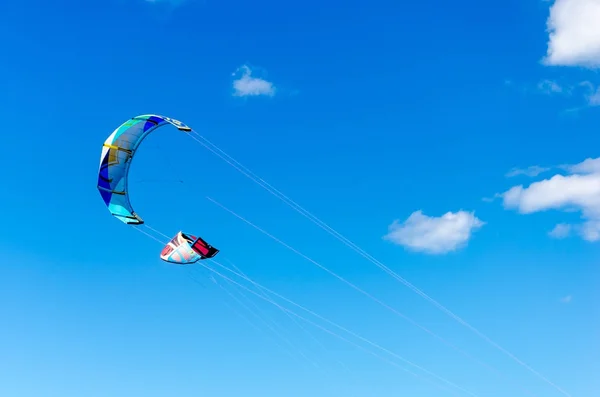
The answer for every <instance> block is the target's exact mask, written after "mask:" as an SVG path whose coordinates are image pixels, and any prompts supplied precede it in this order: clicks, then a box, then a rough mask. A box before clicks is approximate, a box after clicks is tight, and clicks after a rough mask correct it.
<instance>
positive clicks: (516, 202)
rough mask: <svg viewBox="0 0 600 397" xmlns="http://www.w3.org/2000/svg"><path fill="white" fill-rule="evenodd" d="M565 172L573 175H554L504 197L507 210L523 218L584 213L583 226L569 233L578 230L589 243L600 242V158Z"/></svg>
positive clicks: (584, 162)
mask: <svg viewBox="0 0 600 397" xmlns="http://www.w3.org/2000/svg"><path fill="white" fill-rule="evenodd" d="M561 168H564V169H565V170H567V171H568V172H569V173H570V174H569V175H560V174H558V175H554V176H553V177H551V178H550V179H544V180H541V181H538V182H534V183H532V184H530V185H529V186H528V187H524V186H523V185H518V186H513V187H512V188H510V189H509V190H507V191H506V192H504V193H502V199H503V204H504V207H505V208H506V209H515V210H517V211H518V212H519V213H521V214H531V213H534V212H542V211H547V210H559V211H570V212H573V211H577V212H580V213H581V217H582V219H583V223H581V224H579V225H572V226H570V227H569V230H571V229H575V230H576V231H577V232H578V233H579V234H580V235H581V237H582V238H584V239H585V240H587V241H598V240H600V158H596V159H586V160H585V161H583V162H581V163H578V164H573V165H566V166H562V167H561ZM560 231H561V230H560V229H559V231H558V232H557V233H559V232H560ZM562 231H563V232H564V227H562Z"/></svg>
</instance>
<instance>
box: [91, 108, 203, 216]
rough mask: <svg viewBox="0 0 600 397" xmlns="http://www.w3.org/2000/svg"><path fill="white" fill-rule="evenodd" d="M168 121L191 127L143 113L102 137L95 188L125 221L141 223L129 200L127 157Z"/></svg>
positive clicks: (129, 163)
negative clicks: (103, 138) (104, 137)
mask: <svg viewBox="0 0 600 397" xmlns="http://www.w3.org/2000/svg"><path fill="white" fill-rule="evenodd" d="M168 124H171V125H173V126H175V127H176V128H177V129H178V130H180V131H184V132H191V131H192V129H191V128H190V127H188V126H187V125H185V124H183V123H182V122H181V121H179V120H175V119H172V118H170V117H165V116H159V115H154V114H145V115H140V116H136V117H133V118H131V119H130V120H127V121H126V122H124V123H123V124H121V125H120V126H119V127H117V129H115V130H114V131H113V133H112V134H110V135H109V137H108V138H106V141H104V145H103V146H102V154H101V156H100V168H99V170H98V184H97V188H98V191H99V192H100V195H101V196H102V199H103V200H104V203H105V204H106V206H107V207H108V210H109V211H110V213H111V214H112V215H113V216H114V217H116V218H117V219H119V220H120V221H122V222H124V223H126V224H128V225H141V224H143V223H144V221H143V220H142V218H141V217H140V216H139V215H138V214H136V212H135V211H134V210H133V207H132V206H131V202H130V201H129V193H128V181H127V180H128V174H129V167H130V166H131V160H132V158H133V156H134V155H135V152H136V150H137V149H138V147H139V146H140V144H141V143H142V141H143V140H144V138H146V137H147V136H148V135H149V134H150V133H151V132H153V131H154V130H156V129H157V128H160V127H162V126H165V125H168Z"/></svg>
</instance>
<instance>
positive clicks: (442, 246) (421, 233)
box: [383, 210, 485, 255]
mask: <svg viewBox="0 0 600 397" xmlns="http://www.w3.org/2000/svg"><path fill="white" fill-rule="evenodd" d="M483 225H485V222H483V221H481V220H480V219H479V218H477V217H476V216H475V214H474V213H473V212H467V211H458V212H447V213H445V214H444V215H442V216H440V217H431V216H427V215H424V214H423V212H422V211H421V210H419V211H415V212H413V213H412V214H411V215H410V216H409V217H408V218H407V219H406V220H405V221H404V222H399V221H398V220H395V221H394V222H393V223H392V224H391V225H390V226H389V227H388V234H386V235H385V236H384V237H383V238H384V239H385V240H388V241H391V242H392V243H394V244H397V245H401V246H403V247H405V248H407V249H409V250H412V251H417V252H423V253H427V254H438V255H439V254H445V253H448V252H451V251H456V250H458V249H459V248H462V247H464V246H466V245H467V243H468V241H469V239H470V238H471V237H472V234H473V232H474V231H476V230H477V229H479V228H481V227H482V226H483Z"/></svg>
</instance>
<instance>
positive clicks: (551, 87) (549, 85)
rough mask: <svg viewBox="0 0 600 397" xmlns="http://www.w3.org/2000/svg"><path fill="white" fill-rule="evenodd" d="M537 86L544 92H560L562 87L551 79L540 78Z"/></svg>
mask: <svg viewBox="0 0 600 397" xmlns="http://www.w3.org/2000/svg"><path fill="white" fill-rule="evenodd" d="M537 88H538V89H539V90H540V91H541V92H543V93H546V94H554V93H562V92H564V91H565V90H564V88H563V87H562V86H561V85H560V84H558V83H557V82H556V81H553V80H542V81H540V82H539V83H538V86H537Z"/></svg>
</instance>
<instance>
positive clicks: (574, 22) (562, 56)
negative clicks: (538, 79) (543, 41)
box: [544, 0, 600, 67]
mask: <svg viewBox="0 0 600 397" xmlns="http://www.w3.org/2000/svg"><path fill="white" fill-rule="evenodd" d="M598 21H600V0H556V1H555V2H554V4H553V5H552V7H550V16H549V17H548V20H547V22H546V24H547V28H548V32H549V38H548V39H549V40H548V49H547V53H546V57H545V58H544V62H545V63H546V64H548V65H561V66H585V67H600V23H599V22H598Z"/></svg>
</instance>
